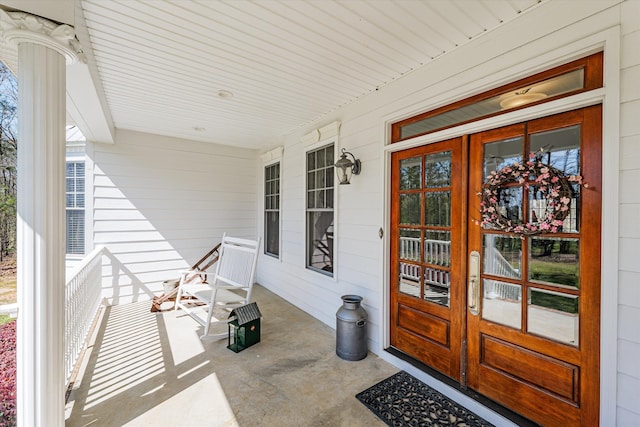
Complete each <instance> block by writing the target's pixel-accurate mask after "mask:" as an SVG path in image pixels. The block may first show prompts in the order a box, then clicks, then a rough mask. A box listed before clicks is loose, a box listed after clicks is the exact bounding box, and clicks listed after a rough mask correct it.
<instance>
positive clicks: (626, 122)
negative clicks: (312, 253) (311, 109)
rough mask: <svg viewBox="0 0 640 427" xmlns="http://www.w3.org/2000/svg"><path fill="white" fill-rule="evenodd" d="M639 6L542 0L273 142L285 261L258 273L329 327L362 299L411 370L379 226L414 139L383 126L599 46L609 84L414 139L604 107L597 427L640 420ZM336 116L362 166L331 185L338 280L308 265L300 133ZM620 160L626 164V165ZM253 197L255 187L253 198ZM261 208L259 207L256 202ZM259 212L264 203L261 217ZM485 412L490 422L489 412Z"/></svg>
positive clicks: (380, 339)
mask: <svg viewBox="0 0 640 427" xmlns="http://www.w3.org/2000/svg"><path fill="white" fill-rule="evenodd" d="M639 8H640V2H638V1H635V0H627V1H625V2H622V3H620V2H619V1H618V0H610V1H608V0H600V1H581V2H572V1H558V0H552V1H550V2H547V3H543V4H541V5H540V6H539V7H538V8H536V9H534V10H532V11H530V12H528V13H527V14H524V15H523V16H521V17H519V18H518V19H517V20H516V21H515V22H512V23H507V24H506V25H505V26H503V27H501V28H499V29H497V30H495V31H492V32H490V33H487V34H486V35H485V36H483V37H481V38H478V39H476V40H474V41H472V42H470V43H469V44H468V45H465V46H463V47H461V48H459V49H458V50H454V51H452V52H450V53H448V54H446V55H443V56H442V57H440V58H438V59H437V60H436V61H434V62H432V63H430V64H427V65H426V66H424V67H423V68H421V69H419V70H416V71H414V72H413V73H411V74H409V75H407V76H405V77H403V78H402V79H400V80H398V81H396V82H393V83H391V84H389V85H387V86H385V87H383V88H381V89H380V90H379V91H376V92H374V93H372V94H370V95H367V96H365V97H363V98H361V99H360V100H358V101H356V102H354V103H352V104H350V105H347V106H346V107H344V108H342V109H340V110H338V111H336V112H335V113H332V114H330V115H328V116H327V117H324V118H323V119H322V120H319V121H318V122H316V123H313V124H311V125H310V126H308V127H306V128H304V129H301V130H300V131H299V132H296V133H293V134H291V135H288V136H287V137H286V138H285V139H284V141H281V142H279V144H282V145H283V146H284V156H283V161H282V179H283V185H282V194H281V199H282V222H283V232H282V236H281V238H282V254H281V259H280V260H275V259H273V258H268V257H264V256H263V257H261V259H260V262H259V271H258V281H259V282H260V283H261V284H263V285H265V286H266V287H268V288H269V289H271V290H272V291H274V292H276V293H277V294H279V295H281V296H283V297H284V298H286V299H287V300H289V301H290V302H292V303H293V304H295V305H296V306H298V307H301V308H302V309H304V310H305V311H307V312H308V313H310V314H312V315H313V316H315V317H317V318H318V319H320V320H322V321H323V322H325V323H327V324H328V325H331V326H333V325H334V324H335V312H336V310H337V309H338V308H339V306H340V303H341V301H340V295H344V294H348V293H356V294H359V295H362V296H363V297H364V307H365V308H366V309H367V311H368V313H369V326H370V328H369V344H370V349H371V350H372V351H374V352H376V353H378V354H380V355H381V356H382V357H384V358H385V359H387V360H389V361H391V362H392V363H395V364H396V365H397V366H399V367H401V368H403V369H408V370H411V369H412V367H411V366H409V365H407V364H405V363H403V362H401V361H399V360H397V359H395V358H393V357H391V356H389V355H388V354H386V353H385V352H383V349H384V347H385V346H386V341H385V340H386V339H387V338H386V326H385V325H386V321H387V320H386V319H387V317H386V316H387V310H388V308H387V304H388V302H387V298H386V294H385V293H386V292H387V291H386V289H387V287H388V278H387V268H386V264H385V262H386V260H387V259H388V255H387V251H388V242H387V239H386V237H385V238H383V239H379V237H378V229H379V228H380V227H382V228H383V229H384V231H385V232H387V231H388V223H387V221H388V213H387V204H388V203H387V197H388V190H387V186H388V173H389V169H388V163H389V161H388V158H389V152H390V150H392V149H396V148H406V147H408V146H410V145H412V144H414V143H413V142H407V143H401V144H396V145H397V147H389V146H387V143H388V141H387V139H386V138H387V134H388V130H387V126H388V124H389V123H390V122H392V121H395V120H399V119H401V118H405V117H408V116H411V115H413V114H416V113H418V112H422V111H427V110H429V109H433V108H436V107H438V106H442V105H446V104H448V103H451V102H453V101H456V100H459V99H463V98H465V97H467V96H470V95H473V94H476V93H480V92H483V91H485V90H487V89H490V88H493V87H497V86H500V85H502V84H505V83H507V82H510V81H514V80H517V79H518V78H521V77H524V76H527V75H531V74H534V73H535V72H539V71H543V70H545V69H549V68H552V67H553V66H557V65H560V64H563V63H565V62H569V61H571V60H573V59H577V58H580V57H582V56H586V55H587V54H589V53H593V52H596V51H598V50H602V49H604V51H605V88H603V89H599V90H597V91H594V92H593V93H589V94H583V95H578V96H575V97H572V98H569V99H565V100H560V101H555V102H551V103H547V104H544V105H543V106H538V107H532V108H529V109H525V110H520V111H518V112H512V113H509V114H505V115H502V116H499V117H496V118H491V119H486V120H482V121H480V122H477V123H474V124H470V125H465V126H461V127H459V128H457V129H451V130H447V131H443V132H439V133H437V134H434V135H431V136H428V137H425V138H421V139H420V143H421V144H424V143H427V142H430V141H435V140H438V139H440V140H442V139H445V138H447V137H451V136H455V135H460V134H465V133H471V132H475V131H479V130H484V129H490V128H495V127H499V126H503V125H505V124H508V123H516V122H519V121H523V120H526V119H530V118H534V117H542V116H545V115H549V114H553V113H555V112H560V111H564V110H568V109H571V108H577V107H581V106H586V105H590V104H593V103H599V102H602V103H603V105H604V129H605V130H604V132H605V135H604V144H605V149H604V163H605V166H604V188H603V193H604V196H603V197H604V202H605V205H604V206H603V211H604V218H605V220H606V223H605V224H604V226H603V233H604V234H603V281H602V289H603V291H602V294H603V300H602V305H603V308H602V311H603V312H602V324H603V326H602V335H603V339H602V342H603V344H602V361H601V365H602V372H603V374H602V378H601V382H602V388H601V389H602V393H601V396H602V403H601V424H602V425H607V426H609V425H616V424H617V425H620V426H628V425H640V408H639V407H638V404H637V396H638V395H639V393H640V368H638V364H637V363H636V361H637V359H638V358H640V332H638V331H639V329H638V326H637V325H638V324H640V303H639V302H638V301H640V286H639V285H638V284H639V283H640V267H639V264H638V263H637V262H635V257H634V254H636V253H638V252H639V251H640V226H638V225H637V217H638V207H639V206H640V187H639V186H638V185H637V182H639V181H640V166H638V165H640V120H638V117H640V31H639V25H640V24H639V23H640V11H639ZM620 64H622V65H620ZM620 67H622V70H620ZM619 85H620V86H621V89H619ZM334 120H337V121H340V122H341V123H342V126H341V132H340V142H339V147H346V148H347V149H348V150H349V151H351V152H352V153H353V154H354V155H355V156H356V157H359V158H360V159H361V160H362V162H363V167H362V174H361V175H360V176H356V177H354V178H353V179H352V184H351V185H349V186H344V187H340V188H338V207H337V211H336V223H337V224H336V225H337V228H338V230H337V233H336V235H337V245H338V246H337V251H336V264H337V266H336V272H335V276H336V277H335V279H328V278H326V277H324V276H322V275H320V274H317V273H314V272H312V271H308V270H306V269H305V268H304V239H305V233H304V231H305V222H304V218H305V216H304V151H305V148H306V146H305V144H304V143H303V142H302V137H303V135H304V134H306V133H307V132H309V131H311V130H313V129H314V128H318V127H322V126H323V125H326V124H327V123H330V122H332V121H334ZM619 123H621V125H619ZM620 126H621V127H620ZM620 136H622V138H620ZM620 146H621V151H622V155H621V157H619V149H620ZM336 152H338V150H336ZM620 159H621V161H620ZM619 163H622V166H621V168H620V169H621V171H620V170H619V169H618V164H619ZM259 170H261V169H259ZM259 176H260V175H259ZM618 178H620V184H619V183H618ZM258 189H259V190H261V189H260V187H259V188H258ZM618 191H619V192H618ZM260 197H261V195H260V194H259V195H258V201H259V199H260ZM618 198H619V200H620V204H618ZM258 205H259V208H260V202H258ZM261 215H262V212H261V211H259V212H258V218H261ZM618 219H620V234H621V238H620V239H618V227H617V224H618ZM259 227H260V229H261V226H259ZM618 247H619V248H620V259H619V260H618V255H617V254H618ZM618 274H619V276H620V280H619V283H618V279H617V277H618ZM618 294H619V295H620V304H619V305H618V302H617V300H616V296H617V295H618ZM618 330H619V334H618ZM616 338H617V341H618V347H617V348H616ZM412 373H415V374H416V375H417V376H419V377H421V379H423V380H425V381H426V382H428V383H431V384H432V385H435V387H436V388H438V389H439V390H441V391H443V392H445V394H449V395H456V393H455V391H452V390H450V389H448V388H447V387H445V386H443V385H442V384H435V383H434V382H433V380H432V379H430V378H428V377H426V376H424V375H422V376H421V374H420V373H419V372H415V371H414V372H412ZM616 389H617V397H616ZM455 397H456V398H457V399H459V401H461V402H462V403H463V404H465V405H466V406H467V407H468V408H469V409H472V410H476V411H478V413H479V414H480V415H481V416H483V415H486V410H485V409H483V408H482V407H480V406H479V405H477V404H476V403H475V402H473V401H470V400H468V399H467V398H466V397H465V396H461V395H459V394H458V395H456V396H455ZM616 417H617V419H618V420H617V423H616ZM488 419H490V420H491V415H490V414H489V418H488ZM493 419H495V418H493Z"/></svg>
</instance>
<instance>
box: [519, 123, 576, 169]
mask: <svg viewBox="0 0 640 427" xmlns="http://www.w3.org/2000/svg"><path fill="white" fill-rule="evenodd" d="M541 150H542V154H539V153H540V151H541ZM531 152H532V153H536V154H539V155H540V156H541V157H540V160H541V161H542V163H545V164H547V165H551V166H553V167H554V168H556V169H559V170H561V171H563V172H564V173H565V174H566V175H579V174H580V126H571V127H568V128H563V129H554V130H552V131H547V132H541V133H536V134H532V135H531Z"/></svg>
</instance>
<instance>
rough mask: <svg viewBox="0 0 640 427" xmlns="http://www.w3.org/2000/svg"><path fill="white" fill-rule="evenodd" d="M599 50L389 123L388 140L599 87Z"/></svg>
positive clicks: (600, 85) (436, 129)
mask: <svg viewBox="0 0 640 427" xmlns="http://www.w3.org/2000/svg"><path fill="white" fill-rule="evenodd" d="M602 63H603V54H602V52H599V53H596V54H593V55H591V56H588V57H586V58H582V59H579V60H576V61H573V62H570V63H568V64H565V65H561V66H559V67H556V68H554V69H552V70H547V71H544V72H542V73H538V74H535V75H533V76H530V77H527V78H524V79H520V80H518V81H515V82H512V83H509V84H506V85H504V86H501V87H499V88H497V89H493V90H490V91H487V92H484V93H481V94H479V95H475V96H472V97H470V98H467V99H463V100H461V101H458V102H455V103H453V104H449V105H447V106H444V107H441V108H437V109H435V110H431V111H427V112H425V113H421V114H418V115H417V116H413V117H409V118H408V119H404V120H402V121H399V122H396V123H394V124H392V125H391V142H392V143H393V142H399V141H403V140H405V139H409V138H413V137H416V136H420V135H426V134H429V133H432V132H436V131H439V130H443V129H447V128H450V127H453V126H457V125H461V124H463V123H469V122H472V121H475V120H479V119H483V118H487V117H492V116H497V115H499V114H502V113H505V112H508V111H513V110H516V109H519V108H524V107H528V106H531V105H535V104H540V103H543V102H548V101H552V100H554V99H558V98H564V97H566V96H570V95H574V94H576V93H581V92H586V91H589V90H593V89H596V88H599V87H602V84H603V83H602Z"/></svg>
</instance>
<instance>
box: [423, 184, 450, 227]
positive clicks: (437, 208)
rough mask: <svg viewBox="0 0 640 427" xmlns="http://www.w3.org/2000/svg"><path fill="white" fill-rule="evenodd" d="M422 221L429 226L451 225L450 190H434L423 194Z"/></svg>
mask: <svg viewBox="0 0 640 427" xmlns="http://www.w3.org/2000/svg"><path fill="white" fill-rule="evenodd" d="M424 223H425V225H430V226H440V227H449V226H450V225H451V192H450V191H434V192H431V193H425V195H424Z"/></svg>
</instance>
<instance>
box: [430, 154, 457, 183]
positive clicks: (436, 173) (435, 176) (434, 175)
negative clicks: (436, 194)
mask: <svg viewBox="0 0 640 427" xmlns="http://www.w3.org/2000/svg"><path fill="white" fill-rule="evenodd" d="M424 168H425V171H424V186H425V188H437V187H448V186H450V185H451V151H445V152H442V153H436V154H429V155H428V156H426V157H425V160H424Z"/></svg>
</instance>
